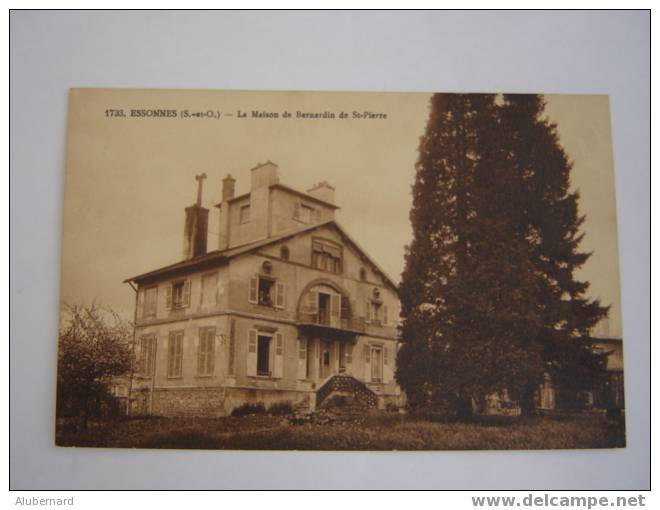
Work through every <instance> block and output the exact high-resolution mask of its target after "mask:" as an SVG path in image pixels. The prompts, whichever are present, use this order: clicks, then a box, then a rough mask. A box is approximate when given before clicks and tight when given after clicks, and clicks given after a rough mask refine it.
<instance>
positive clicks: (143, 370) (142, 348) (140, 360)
mask: <svg viewBox="0 0 660 510" xmlns="http://www.w3.org/2000/svg"><path fill="white" fill-rule="evenodd" d="M146 343H147V337H146V336H143V337H142V338H141V339H140V353H139V356H138V374H140V375H147V374H146V367H145V361H146V356H145V354H146Z"/></svg>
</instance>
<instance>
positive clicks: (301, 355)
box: [298, 338, 307, 380]
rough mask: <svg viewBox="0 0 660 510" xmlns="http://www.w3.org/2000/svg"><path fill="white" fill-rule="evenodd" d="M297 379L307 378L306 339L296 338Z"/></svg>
mask: <svg viewBox="0 0 660 510" xmlns="http://www.w3.org/2000/svg"><path fill="white" fill-rule="evenodd" d="M298 379H301V380H302V379H307V339H306V338H299V339H298Z"/></svg>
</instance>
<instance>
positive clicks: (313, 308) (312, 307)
mask: <svg viewBox="0 0 660 510" xmlns="http://www.w3.org/2000/svg"><path fill="white" fill-rule="evenodd" d="M307 308H308V309H309V313H317V312H318V309H319V293H318V292H315V291H310V293H309V294H307Z"/></svg>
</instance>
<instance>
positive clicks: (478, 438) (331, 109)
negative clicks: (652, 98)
mask: <svg viewBox="0 0 660 510" xmlns="http://www.w3.org/2000/svg"><path fill="white" fill-rule="evenodd" d="M614 170H615V169H614V166H613V154H612V133H611V123H610V104H609V98H608V96H606V95H568V94H566V95H559V94H542V93H539V94H508V93H502V92H493V93H457V92H436V93H421V92H420V93H410V92H402V93H394V92H387V93H385V92H281V91H278V92H275V91H270V92H269V91H223V90H174V89H172V90H168V89H93V88H76V89H71V90H70V92H69V105H68V132H67V150H66V172H65V186H64V206H63V207H64V208H63V230H62V256H61V291H60V292H61V302H60V321H59V336H58V339H57V343H58V359H57V403H56V424H55V438H54V440H55V444H56V445H58V446H60V447H72V446H76V447H105V448H165V449H205V450H215V449H221V450H330V451H336V450H367V451H378V450H390V451H391V450H397V451H411V450H432V451H439V450H556V449H594V448H598V449H600V448H624V447H625V446H626V433H625V430H626V427H625V421H626V413H625V396H624V395H625V392H624V383H623V356H624V355H623V344H624V342H623V334H622V317H621V297H620V276H619V249H618V242H617V217H616V210H617V209H616V197H615V181H614ZM53 340H54V341H55V339H53Z"/></svg>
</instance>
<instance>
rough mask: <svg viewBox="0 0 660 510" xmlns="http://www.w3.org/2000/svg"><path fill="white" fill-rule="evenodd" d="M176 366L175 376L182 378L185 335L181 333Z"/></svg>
mask: <svg viewBox="0 0 660 510" xmlns="http://www.w3.org/2000/svg"><path fill="white" fill-rule="evenodd" d="M176 340H177V341H176V366H175V374H176V376H177V377H179V376H181V368H182V361H183V333H179V334H178V335H177V339H176Z"/></svg>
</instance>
